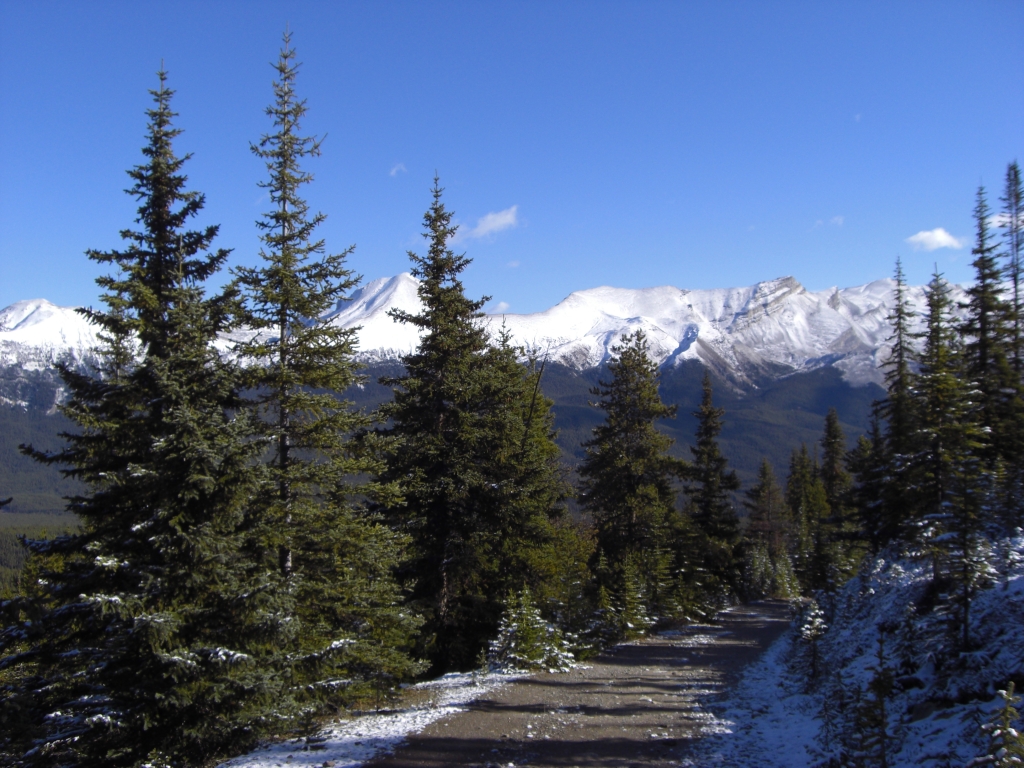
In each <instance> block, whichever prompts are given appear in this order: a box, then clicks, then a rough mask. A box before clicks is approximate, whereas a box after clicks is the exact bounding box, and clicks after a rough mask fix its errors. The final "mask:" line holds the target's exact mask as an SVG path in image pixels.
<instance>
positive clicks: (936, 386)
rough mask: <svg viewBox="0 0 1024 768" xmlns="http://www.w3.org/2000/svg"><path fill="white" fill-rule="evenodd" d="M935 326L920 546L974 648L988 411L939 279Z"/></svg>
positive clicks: (919, 471) (930, 340)
mask: <svg viewBox="0 0 1024 768" xmlns="http://www.w3.org/2000/svg"><path fill="white" fill-rule="evenodd" d="M927 301H928V323H927V329H926V332H925V345H924V349H923V351H922V353H921V372H920V374H919V380H918V389H917V396H918V402H919V405H918V412H919V413H920V424H919V429H918V431H919V440H920V445H921V446H922V448H921V450H920V451H919V453H918V455H917V457H916V458H915V462H914V467H913V470H914V474H915V483H916V485H917V488H916V490H917V492H918V493H919V494H920V498H921V509H922V512H923V516H922V518H921V519H920V520H919V521H918V537H917V538H918V541H919V543H920V544H922V545H923V546H924V547H925V548H926V549H927V550H928V551H929V552H930V553H931V556H932V558H933V563H934V567H935V571H936V574H938V573H939V572H940V570H941V566H942V563H941V562H940V559H944V560H945V561H946V562H947V563H948V565H949V575H950V577H951V578H952V579H953V581H954V583H955V584H956V598H955V600H956V604H957V605H956V609H957V612H958V615H957V617H956V618H955V619H954V622H953V623H954V627H955V629H956V631H957V634H958V635H959V640H958V642H959V644H960V646H961V648H963V649H967V648H969V646H970V635H969V630H970V605H971V601H972V600H973V597H974V594H975V592H976V591H977V588H978V586H979V584H980V583H981V580H982V579H983V578H984V577H985V574H986V573H987V570H988V568H987V564H986V562H985V557H984V551H983V550H984V544H983V541H982V538H983V533H984V530H985V527H986V525H987V523H988V520H987V518H988V516H989V513H990V509H989V507H990V504H991V474H990V473H988V472H987V471H986V469H985V466H984V462H983V460H982V449H983V446H984V442H983V430H982V427H981V425H980V424H979V414H980V413H981V410H982V409H981V408H980V407H978V406H976V405H975V402H974V398H975V390H973V389H971V388H969V384H968V383H966V382H965V381H964V376H963V364H962V361H961V359H960V356H959V355H958V354H957V348H956V345H957V341H958V340H957V336H956V332H955V330H954V329H953V327H952V323H951V320H950V312H951V306H950V305H951V302H950V299H949V288H948V286H947V284H946V283H945V281H944V280H943V279H942V276H941V275H939V274H938V273H936V274H935V275H934V276H933V278H932V281H931V282H930V283H929V286H928V293H927Z"/></svg>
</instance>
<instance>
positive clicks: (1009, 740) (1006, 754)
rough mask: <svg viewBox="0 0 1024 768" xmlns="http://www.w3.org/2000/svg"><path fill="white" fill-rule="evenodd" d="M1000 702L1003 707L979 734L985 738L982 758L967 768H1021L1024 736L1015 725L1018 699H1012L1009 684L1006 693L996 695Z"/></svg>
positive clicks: (1017, 717)
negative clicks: (1016, 767) (1015, 767)
mask: <svg viewBox="0 0 1024 768" xmlns="http://www.w3.org/2000/svg"><path fill="white" fill-rule="evenodd" d="M999 698H1000V699H1002V702H1003V703H1002V706H1001V707H999V709H997V710H996V711H995V712H994V713H993V715H992V719H991V720H990V721H989V722H987V723H985V724H984V725H982V726H981V730H982V733H984V734H985V736H986V737H987V738H988V748H987V749H986V750H985V754H984V755H982V756H980V757H976V758H974V759H973V760H971V762H970V763H968V766H969V768H975V767H976V766H980V765H992V766H995V768H1012V767H1013V766H1021V765H1024V733H1022V732H1021V731H1020V730H1019V729H1018V728H1017V727H1015V725H1014V724H1015V723H1017V722H1018V721H1019V720H1020V713H1019V712H1018V711H1017V705H1019V704H1020V696H1015V695H1014V693H1013V681H1012V680H1011V681H1010V683H1009V685H1007V686H1006V689H1005V690H1001V691H999Z"/></svg>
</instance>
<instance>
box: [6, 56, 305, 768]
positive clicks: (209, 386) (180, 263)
mask: <svg viewBox="0 0 1024 768" xmlns="http://www.w3.org/2000/svg"><path fill="white" fill-rule="evenodd" d="M172 93H173V92H172V91H171V90H170V89H169V88H168V87H167V83H166V74H165V73H164V72H160V73H159V88H158V89H157V90H156V91H153V92H152V94H153V99H154V102H155V105H154V107H153V108H152V109H150V110H149V112H148V115H149V126H148V142H147V144H146V146H145V147H144V149H143V154H144V156H145V161H144V162H143V164H142V165H139V166H137V167H135V168H134V169H133V170H131V171H129V176H130V177H131V179H132V181H133V186H132V187H131V189H130V190H129V194H131V195H132V196H133V197H135V198H136V199H137V200H138V201H139V209H138V218H137V220H136V221H137V222H138V224H139V229H138V230H132V229H129V230H125V231H124V232H122V237H123V239H124V240H126V241H127V247H126V248H125V249H124V250H122V251H110V252H97V251H90V252H89V257H90V258H91V259H93V260H94V261H97V262H99V263H101V264H109V265H113V267H114V269H115V270H116V271H115V274H113V275H110V276H107V277H103V278H100V279H99V280H98V283H99V285H100V286H101V287H102V288H103V289H104V290H105V294H104V296H103V301H104V303H105V305H106V309H105V310H95V311H93V310H87V311H85V314H86V316H87V317H88V318H89V319H90V320H91V321H92V322H93V323H95V324H97V325H98V326H99V327H100V329H101V330H102V332H103V335H102V336H101V343H102V344H103V346H102V348H101V351H102V357H103V363H102V366H101V370H100V371H99V372H96V373H94V374H89V373H78V372H74V371H72V370H70V369H69V368H66V367H65V368H62V369H61V375H62V376H63V378H64V382H65V385H66V387H67V388H68V391H69V393H70V395H69V399H68V401H67V404H66V405H65V406H64V407H63V412H64V413H65V415H66V416H68V417H69V418H70V419H71V420H72V421H73V422H74V423H75V424H76V426H77V427H78V430H77V431H75V432H73V433H65V434H64V435H63V437H64V440H65V442H66V447H65V448H64V449H63V450H61V451H59V452H57V453H55V454H43V453H40V452H33V455H34V456H35V457H36V458H37V459H40V460H42V461H44V462H47V463H50V464H55V465H58V466H61V467H64V469H63V470H62V471H63V473H64V474H65V475H67V476H71V477H75V478H78V479H80V480H81V481H82V482H83V483H84V485H85V491H84V492H83V493H82V495H80V496H77V497H75V498H73V499H72V500H71V503H70V505H69V509H70V510H71V511H73V512H75V513H76V514H77V515H78V517H79V519H80V520H81V522H82V530H81V532H80V533H75V534H70V535H67V536H63V537H60V538H58V539H56V540H53V541H49V542H38V543H36V544H35V545H34V547H33V548H34V550H35V552H36V553H37V554H36V557H37V558H38V562H37V563H36V565H35V566H34V570H35V573H36V574H37V576H38V578H37V579H36V581H35V584H34V585H33V587H32V590H31V591H30V594H29V596H28V597H26V598H24V599H23V600H22V601H21V602H20V604H19V605H17V606H11V605H8V606H7V608H8V616H10V612H11V611H12V610H13V611H16V612H17V613H18V614H19V615H18V616H17V617H15V618H16V622H15V623H14V624H13V625H11V626H8V627H7V629H5V630H4V632H3V635H2V639H0V654H2V655H3V660H2V661H0V667H7V668H11V667H18V666H21V665H26V664H27V665H30V666H31V669H32V670H33V673H32V674H31V675H29V676H28V677H26V678H24V679H23V681H22V685H23V687H22V690H21V693H22V694H23V695H22V696H20V697H13V698H7V697H5V706H6V703H10V702H15V703H21V704H24V703H26V701H27V702H29V703H30V713H31V715H30V716H29V717H28V720H29V721H30V723H31V724H30V725H29V727H28V728H26V730H25V731H24V732H22V733H18V734H16V738H18V739H20V741H21V744H22V745H23V746H24V747H26V748H27V747H31V749H27V750H26V751H25V752H24V754H23V755H21V756H20V764H22V765H46V766H50V765H76V766H134V765H140V764H142V763H143V762H145V763H147V764H150V765H153V766H165V765H166V766H169V765H172V764H175V765H181V764H184V763H189V764H198V763H200V762H204V761H207V760H210V759H211V758H212V757H215V756H218V755H224V754H226V753H228V752H230V751H233V750H238V749H244V748H245V747H247V746H250V745H252V744H253V743H254V742H255V741H256V739H258V738H259V737H260V735H261V734H262V733H264V732H265V730H266V729H267V727H268V726H270V725H271V723H275V724H276V723H280V722H282V718H287V717H288V715H289V714H290V710H289V697H288V695H287V679H286V675H284V674H282V668H283V666H284V665H283V663H282V662H283V659H282V658H281V655H280V650H279V649H280V648H282V647H284V646H286V645H287V643H288V642H290V629H289V625H288V622H287V611H282V606H286V605H287V601H288V597H287V595H277V594H275V593H274V592H273V591H272V589H269V588H268V587H270V586H271V585H270V584H269V583H268V582H267V580H266V579H265V578H264V574H263V573H262V572H261V571H260V569H259V568H255V569H254V568H252V564H251V561H250V560H249V558H248V556H247V554H246V553H245V550H244V546H243V545H244V541H245V539H244V535H243V531H244V526H245V522H246V518H247V514H248V511H249V506H248V504H249V501H250V499H251V496H252V493H253V491H254V489H255V488H256V487H257V486H258V482H259V478H260V475H261V471H260V468H259V465H258V463H257V462H256V455H257V453H258V451H259V450H260V446H259V444H258V443H257V442H256V441H254V440H252V429H251V424H250V422H249V420H248V418H247V417H246V415H245V413H244V412H241V411H240V410H239V406H240V405H241V401H240V398H239V394H238V393H239V390H240V387H241V380H240V376H239V371H238V369H237V368H236V367H235V366H234V365H233V364H231V363H229V362H226V361H225V360H223V359H222V358H221V357H220V356H219V355H218V353H217V351H216V349H215V347H214V342H215V340H216V339H217V337H218V334H220V333H222V332H224V331H228V330H230V329H231V328H232V327H233V322H234V318H235V310H236V308H237V302H236V293H235V289H234V288H233V287H232V286H229V287H228V288H226V289H225V290H223V291H222V292H220V293H217V294H214V295H213V296H211V297H207V296H206V295H205V293H204V291H203V288H202V285H203V283H204V281H206V280H207V279H208V278H210V277H212V276H214V274H215V273H216V272H217V271H218V269H220V268H221V266H222V265H223V263H224V261H225V259H226V258H227V256H228V252H227V251H224V250H216V251H212V252H208V249H209V248H211V246H212V243H213V240H214V238H215V236H216V234H217V227H215V226H211V227H207V228H205V229H201V230H189V229H187V228H186V226H187V224H188V223H189V221H190V219H192V218H193V217H195V216H197V215H198V214H199V212H200V211H201V209H202V207H203V203H204V199H203V196H202V195H201V194H199V193H198V192H192V191H187V190H186V183H187V179H186V177H185V176H184V174H183V173H182V167H183V164H184V163H185V161H186V160H187V159H188V158H187V156H186V157H179V156H177V155H175V153H174V150H173V146H172V145H173V141H174V139H175V138H176V137H177V136H178V134H179V133H180V131H179V130H177V129H175V128H174V127H173V126H172V119H173V117H174V116H175V113H174V112H173V111H172V110H171V106H170V103H171V96H172ZM135 343H137V344H138V347H136V348H135V349H137V354H136V353H135V352H134V351H133V346H134V344H135ZM25 639H27V640H28V648H27V649H25V646H24V641H25ZM12 642H13V643H14V644H15V645H18V644H22V650H23V651H24V652H22V653H20V654H17V655H13V656H12V655H10V650H11V649H12Z"/></svg>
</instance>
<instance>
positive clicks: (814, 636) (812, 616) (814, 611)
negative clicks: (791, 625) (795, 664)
mask: <svg viewBox="0 0 1024 768" xmlns="http://www.w3.org/2000/svg"><path fill="white" fill-rule="evenodd" d="M827 631H828V624H826V623H825V614H824V613H823V612H822V610H821V608H820V607H819V605H818V603H817V602H816V601H814V600H811V601H810V603H808V604H807V607H806V608H805V609H804V615H803V620H802V621H801V623H800V639H801V640H802V641H803V642H804V643H806V644H807V647H808V648H809V649H810V652H811V669H810V677H811V679H812V680H814V679H817V677H818V641H819V640H821V638H823V637H824V636H825V632H827Z"/></svg>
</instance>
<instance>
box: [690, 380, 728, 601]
mask: <svg viewBox="0 0 1024 768" xmlns="http://www.w3.org/2000/svg"><path fill="white" fill-rule="evenodd" d="M701 387H702V392H703V395H702V398H701V404H700V408H699V409H698V410H696V411H694V414H693V415H694V416H696V417H697V434H696V444H695V445H694V446H692V447H691V448H690V452H691V453H692V454H693V467H692V469H691V471H690V472H689V473H688V477H687V481H686V483H685V484H684V486H683V490H684V491H685V492H686V495H687V496H688V497H689V502H690V503H689V507H688V509H689V510H690V516H691V517H692V518H693V520H694V522H696V523H697V526H698V528H699V529H700V530H701V531H702V532H703V533H704V535H705V537H706V538H707V547H706V549H705V564H706V567H707V568H708V570H709V571H710V572H711V573H712V574H713V575H714V576H715V577H716V578H717V580H718V581H719V583H721V584H722V585H723V586H724V587H725V588H727V589H730V590H735V589H736V587H737V586H738V584H737V582H738V579H737V573H736V571H737V570H738V568H737V566H738V562H737V561H738V560H740V561H741V559H740V558H738V557H737V556H738V554H739V552H738V550H737V545H738V544H739V520H738V518H737V516H736V510H735V509H734V508H733V505H732V502H731V500H730V496H729V494H730V493H731V492H732V491H737V490H739V487H740V481H739V478H738V477H737V476H736V473H735V472H734V471H733V470H730V469H726V467H727V465H728V460H727V459H726V458H725V456H723V455H722V452H721V450H720V449H719V447H718V435H719V433H721V431H722V416H723V415H724V414H725V411H724V410H723V409H722V408H716V407H715V406H714V403H713V401H712V387H711V375H710V374H709V373H708V372H707V371H706V370H705V372H704V380H703V382H702V384H701Z"/></svg>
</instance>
